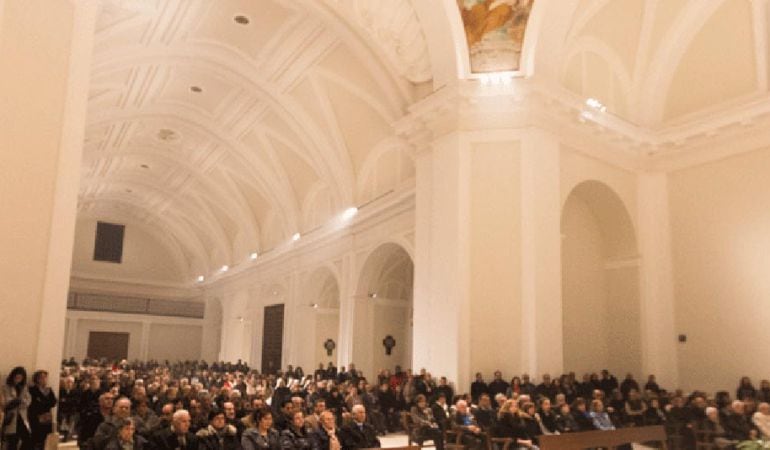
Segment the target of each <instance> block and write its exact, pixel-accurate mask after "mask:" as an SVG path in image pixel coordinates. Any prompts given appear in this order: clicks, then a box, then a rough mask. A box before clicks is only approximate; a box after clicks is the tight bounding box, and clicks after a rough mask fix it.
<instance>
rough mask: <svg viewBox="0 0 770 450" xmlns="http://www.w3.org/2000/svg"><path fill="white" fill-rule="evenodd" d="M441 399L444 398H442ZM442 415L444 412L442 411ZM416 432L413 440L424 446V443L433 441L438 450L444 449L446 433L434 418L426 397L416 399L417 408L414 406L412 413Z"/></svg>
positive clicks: (420, 396)
mask: <svg viewBox="0 0 770 450" xmlns="http://www.w3.org/2000/svg"><path fill="white" fill-rule="evenodd" d="M440 398H444V397H443V396H441V397H440ZM441 413H442V414H443V413H444V410H443V409H441ZM410 417H411V419H412V424H413V425H414V431H413V436H412V439H413V440H414V441H415V442H417V443H419V444H420V445H422V443H423V442H424V441H433V444H434V446H435V447H436V450H443V449H444V433H443V431H442V428H441V425H439V423H438V422H437V421H436V419H435V417H434V416H433V411H432V408H430V407H428V401H427V400H426V399H425V396H424V395H422V394H420V395H418V396H417V398H416V399H415V406H412V411H411V412H410Z"/></svg>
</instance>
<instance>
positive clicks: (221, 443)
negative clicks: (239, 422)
mask: <svg viewBox="0 0 770 450" xmlns="http://www.w3.org/2000/svg"><path fill="white" fill-rule="evenodd" d="M208 419H209V424H208V426H206V427H205V428H201V429H200V430H198V432H197V433H195V437H196V438H197V439H198V450H239V449H240V448H241V443H240V441H239V440H238V430H237V429H236V428H235V426H234V425H230V424H228V423H227V421H226V420H225V412H224V411H222V410H218V409H214V410H212V411H211V412H209V415H208Z"/></svg>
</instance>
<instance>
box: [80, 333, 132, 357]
mask: <svg viewBox="0 0 770 450" xmlns="http://www.w3.org/2000/svg"><path fill="white" fill-rule="evenodd" d="M128 338H129V334H128V333H113V332H106V331H91V332H90V333H88V351H87V356H88V357H89V358H96V359H100V358H107V359H108V360H109V361H120V360H121V359H128Z"/></svg>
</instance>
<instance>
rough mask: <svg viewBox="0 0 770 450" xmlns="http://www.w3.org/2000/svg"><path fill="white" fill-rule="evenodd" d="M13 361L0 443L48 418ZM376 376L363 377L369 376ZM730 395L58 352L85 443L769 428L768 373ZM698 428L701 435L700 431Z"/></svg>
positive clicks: (185, 444) (473, 441) (717, 437)
mask: <svg viewBox="0 0 770 450" xmlns="http://www.w3.org/2000/svg"><path fill="white" fill-rule="evenodd" d="M26 378H27V375H26V371H25V370H24V369H23V368H16V369H14V370H13V371H12V372H11V373H10V375H9V376H8V378H7V381H6V384H5V386H3V389H2V391H1V395H0V406H2V408H0V423H2V424H3V426H2V441H3V448H4V449H10V450H16V449H17V448H18V447H22V448H23V449H41V448H42V447H43V446H44V443H45V439H46V436H47V435H48V433H50V432H51V431H52V423H53V420H52V417H51V410H52V408H53V407H54V406H56V405H57V398H56V396H55V395H54V394H53V392H52V389H51V388H50V387H48V376H47V374H46V373H45V372H44V371H38V372H35V374H34V376H33V377H32V378H33V379H32V382H31V383H30V384H29V385H28V384H27V379H26ZM372 381H375V380H372ZM736 394H737V395H736V399H735V400H734V401H733V400H732V399H731V398H730V395H729V393H727V392H720V393H718V395H717V396H716V397H715V398H713V399H711V398H709V397H708V396H707V395H706V394H704V393H702V392H694V393H691V394H689V395H687V396H685V395H684V394H683V393H682V392H678V391H677V392H667V391H665V390H663V389H661V388H660V387H659V386H658V385H657V383H656V382H655V378H654V376H650V377H649V379H648V381H647V382H646V384H645V385H644V386H643V388H642V387H640V385H639V383H638V382H637V381H636V380H635V379H634V378H633V376H632V375H630V374H629V375H627V376H626V378H625V379H624V380H623V381H622V382H620V383H619V382H618V380H617V379H616V378H615V377H614V376H612V375H611V374H609V373H608V372H607V371H606V370H605V371H602V373H601V376H600V375H598V374H586V375H585V376H584V377H583V378H582V381H578V380H577V379H576V377H575V375H574V374H572V373H571V374H565V375H562V376H560V377H557V378H553V379H551V377H549V376H548V375H544V376H543V377H542V381H541V382H540V383H539V384H534V383H533V382H532V381H531V380H530V379H529V377H528V376H527V375H522V376H521V377H514V378H513V379H511V381H510V382H507V381H505V380H504V379H503V378H502V374H501V373H500V372H496V373H495V376H494V380H492V381H491V382H489V383H486V382H485V381H484V379H483V377H482V375H481V374H477V375H476V380H475V381H474V382H473V383H472V385H471V389H470V393H466V394H460V395H455V391H454V389H453V387H452V386H451V385H450V384H449V383H448V382H447V380H446V378H444V377H441V378H439V379H438V380H436V379H434V378H433V377H432V376H431V374H430V373H428V372H426V371H425V370H424V369H423V370H422V371H420V373H419V374H413V373H412V372H411V370H406V371H402V370H401V369H400V368H398V367H397V368H396V370H395V372H394V373H390V372H389V371H386V370H383V371H381V372H380V373H379V374H378V375H377V379H376V382H375V383H370V382H369V380H367V379H366V378H364V377H363V376H362V374H361V373H360V372H359V371H357V370H356V369H355V366H354V365H353V364H351V365H350V366H349V367H348V368H347V369H346V368H345V367H341V368H340V369H339V370H338V369H337V368H336V367H334V366H333V365H331V364H329V366H327V367H323V366H321V367H319V368H318V369H317V370H315V371H314V372H313V373H312V374H308V375H305V374H304V373H303V371H302V369H301V368H299V367H297V368H296V369H295V368H293V367H291V366H289V367H288V369H287V370H286V371H285V372H279V373H277V374H271V375H264V374H260V373H258V372H257V371H255V370H251V369H250V368H249V367H248V366H247V365H246V364H243V363H241V362H240V361H239V362H237V363H235V364H230V363H213V364H211V365H208V364H206V363H204V362H179V363H176V364H169V363H165V364H160V363H157V362H147V363H132V364H129V363H127V362H125V361H123V362H122V363H120V364H115V365H108V364H104V363H98V362H95V361H84V363H83V364H82V365H81V364H77V363H76V362H75V361H73V360H70V361H66V362H65V364H64V366H63V369H62V382H61V387H60V390H59V396H58V406H59V409H58V425H59V430H58V431H59V432H60V433H61V435H62V437H63V439H64V440H67V439H68V438H75V437H76V438H77V442H78V445H79V447H80V448H84V449H88V450H105V449H108V450H176V449H179V450H239V449H241V448H242V449H243V450H259V449H271V450H278V449H282V450H291V449H297V450H300V449H302V450H306V449H312V450H347V449H360V448H374V447H380V441H379V438H378V436H381V435H384V434H385V433H388V432H394V431H399V430H401V429H402V428H403V426H406V428H407V429H406V430H405V431H407V432H410V433H411V436H410V438H411V440H413V441H415V442H417V443H418V444H420V445H421V444H422V443H424V442H426V441H431V442H432V443H433V444H434V445H435V447H436V449H437V450H443V448H444V446H445V445H446V444H447V443H450V440H451V442H452V443H456V444H462V445H463V446H465V447H467V448H469V449H470V450H480V449H491V448H492V447H493V445H495V444H496V439H495V438H507V439H508V440H509V441H510V442H511V447H510V448H511V449H522V448H535V449H536V448H537V446H538V442H539V439H540V437H541V436H542V435H546V434H562V433H571V432H577V431H587V430H612V429H615V428H618V427H629V426H643V425H666V427H667V430H669V431H670V433H671V434H672V436H674V437H676V438H677V439H678V441H677V442H676V443H675V445H674V447H675V448H687V449H689V448H695V442H696V440H697V439H707V440H708V441H709V442H710V443H711V444H712V445H714V446H715V447H717V448H736V446H737V445H739V444H740V443H741V442H745V441H749V440H751V439H757V438H761V439H769V440H770V405H769V404H768V401H770V383H768V382H767V381H762V383H761V385H760V388H759V389H755V388H754V387H753V386H752V385H751V382H750V380H749V379H748V378H744V379H743V380H741V383H740V386H739V388H738V390H737V392H736ZM704 436H705V437H704Z"/></svg>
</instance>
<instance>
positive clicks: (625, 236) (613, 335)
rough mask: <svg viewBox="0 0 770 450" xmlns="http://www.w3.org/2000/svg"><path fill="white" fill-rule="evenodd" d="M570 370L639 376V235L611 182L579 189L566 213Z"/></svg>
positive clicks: (564, 256)
mask: <svg viewBox="0 0 770 450" xmlns="http://www.w3.org/2000/svg"><path fill="white" fill-rule="evenodd" d="M561 233H562V246H561V248H562V314H563V317H562V319H563V322H562V323H563V339H564V341H563V344H564V369H565V370H567V371H575V372H577V373H585V372H594V371H598V370H601V369H605V368H606V369H609V370H610V371H611V372H614V373H621V374H625V373H627V372H632V373H635V374H637V375H638V374H639V373H640V370H641V320H640V295H639V265H638V260H639V257H638V249H637V240H636V233H635V231H634V227H633V223H632V221H631V217H630V216H629V214H628V211H627V209H626V206H625V205H624V203H623V201H622V200H621V199H620V197H619V196H618V195H617V194H616V193H615V192H614V191H613V190H612V189H611V188H610V187H609V186H607V185H606V184H604V183H602V182H599V181H594V180H589V181H584V182H582V183H580V184H578V185H576V186H575V188H574V189H573V190H572V191H571V192H570V194H569V196H568V197H567V200H566V202H565V204H564V207H563V209H562V216H561Z"/></svg>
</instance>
